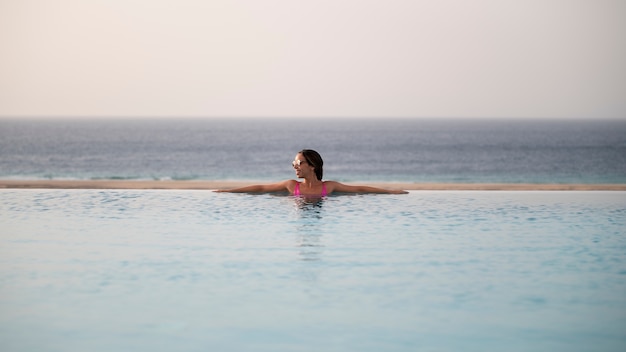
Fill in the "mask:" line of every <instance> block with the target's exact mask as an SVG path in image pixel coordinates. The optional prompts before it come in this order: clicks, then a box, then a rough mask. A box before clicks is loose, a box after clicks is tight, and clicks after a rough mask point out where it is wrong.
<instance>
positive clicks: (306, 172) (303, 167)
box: [291, 153, 315, 178]
mask: <svg viewBox="0 0 626 352" xmlns="http://www.w3.org/2000/svg"><path fill="white" fill-rule="evenodd" d="M291 165H292V166H293V168H294V170H296V176H297V177H298V178H307V177H309V176H311V175H313V176H314V175H315V168H314V167H313V166H311V165H309V163H308V162H307V161H306V159H305V158H304V155H302V154H300V153H298V154H296V157H295V158H294V159H293V162H292V164H291Z"/></svg>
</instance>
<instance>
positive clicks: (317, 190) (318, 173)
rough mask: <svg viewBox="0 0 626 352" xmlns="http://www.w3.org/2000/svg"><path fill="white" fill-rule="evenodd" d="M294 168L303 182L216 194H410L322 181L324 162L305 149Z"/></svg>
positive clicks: (247, 188) (230, 190)
mask: <svg viewBox="0 0 626 352" xmlns="http://www.w3.org/2000/svg"><path fill="white" fill-rule="evenodd" d="M292 166H293V168H294V169H295V171H296V177H298V178H301V179H303V181H302V182H299V181H296V180H287V181H283V182H278V183H273V184H267V185H252V186H246V187H241V188H235V189H227V190H217V191H216V192H238V193H269V192H285V191H286V192H289V193H290V194H292V195H294V196H309V197H311V196H318V197H319V196H321V197H324V196H326V195H328V194H331V193H333V192H339V193H389V194H405V193H408V192H406V191H402V190H387V189H383V188H377V187H369V186H350V185H345V184H343V183H339V182H336V181H322V176H323V173H324V171H323V166H324V161H323V160H322V157H321V156H320V155H319V153H318V152H316V151H315V150H311V149H303V150H301V151H300V152H299V153H298V154H296V158H295V160H294V161H293V162H292Z"/></svg>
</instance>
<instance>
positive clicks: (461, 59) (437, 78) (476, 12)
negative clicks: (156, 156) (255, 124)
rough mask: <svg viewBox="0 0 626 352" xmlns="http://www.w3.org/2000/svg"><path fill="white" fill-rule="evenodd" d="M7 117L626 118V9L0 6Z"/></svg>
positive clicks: (545, 1)
mask: <svg viewBox="0 0 626 352" xmlns="http://www.w3.org/2000/svg"><path fill="white" fill-rule="evenodd" d="M0 51H1V54H0V116H199V117H212V116H215V117H228V116H246V117H256V116H260V117H316V116H322V117H324V116H326V117H328V116H330V117H332V116H342V117H343V116H345V117H387V116H390V117H565V118H574V117H612V118H615V117H617V118H624V117H626V64H625V63H626V1H624V0H430V1H420V0H410V1H402V0H389V1H382V0H379V1H370V0H328V1H326V0H316V1H311V0H308V1H304V0H302V1H299V0H169V1H168V0H55V1H49V0H0Z"/></svg>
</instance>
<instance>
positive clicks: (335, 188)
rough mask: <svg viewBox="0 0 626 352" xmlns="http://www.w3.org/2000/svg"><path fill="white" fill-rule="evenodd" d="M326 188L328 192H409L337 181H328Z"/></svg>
mask: <svg viewBox="0 0 626 352" xmlns="http://www.w3.org/2000/svg"><path fill="white" fill-rule="evenodd" d="M326 189H328V193H331V192H340V193H384V194H407V193H409V192H407V191H404V190H391V189H384V188H378V187H371V186H359V185H354V186H351V185H346V184H343V183H340V182H336V181H326Z"/></svg>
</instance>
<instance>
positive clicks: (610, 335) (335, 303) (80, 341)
mask: <svg viewBox="0 0 626 352" xmlns="http://www.w3.org/2000/svg"><path fill="white" fill-rule="evenodd" d="M0 223H1V224H2V230H1V233H2V234H1V237H0V240H1V242H0V296H1V298H2V299H1V303H0V347H1V349H2V350H3V351H42V350H46V351H86V350H89V351H148V350H149V351H172V350H179V351H207V350H212V351H250V350H254V351H415V350H420V351H460V350H463V351H486V350H492V351H495V350H498V351H502V350H504V351H530V350H532V351H536V350H542V351H592V350H593V351H623V350H624V349H625V348H626V226H625V225H626V192H504V191H503V192H493V191H490V192H481V191H476V192H473V191H412V192H410V194H408V195H341V196H330V197H327V198H324V199H317V200H316V199H312V200H305V199H302V198H295V197H291V196H278V195H249V194H223V193H213V192H205V191H178V190H149V191H146V190H2V191H0Z"/></svg>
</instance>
